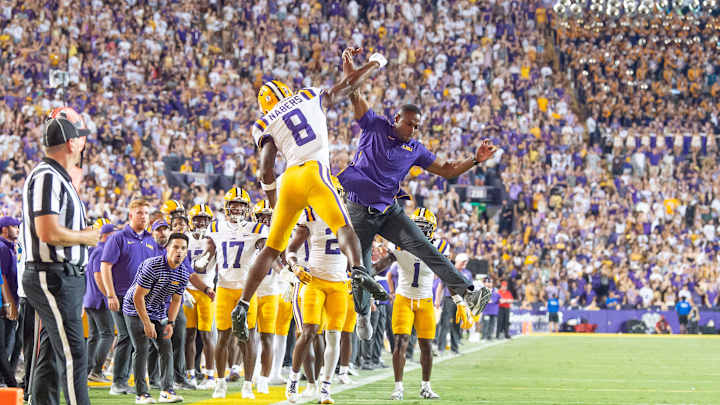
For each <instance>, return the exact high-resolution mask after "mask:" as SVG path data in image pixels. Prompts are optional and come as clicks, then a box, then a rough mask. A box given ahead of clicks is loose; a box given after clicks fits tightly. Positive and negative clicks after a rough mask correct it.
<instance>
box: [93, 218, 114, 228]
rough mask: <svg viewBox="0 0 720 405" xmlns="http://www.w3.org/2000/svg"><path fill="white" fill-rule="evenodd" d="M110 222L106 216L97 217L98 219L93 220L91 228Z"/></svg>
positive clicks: (100, 226)
mask: <svg viewBox="0 0 720 405" xmlns="http://www.w3.org/2000/svg"><path fill="white" fill-rule="evenodd" d="M110 223H112V222H110V220H109V219H107V218H98V219H96V220H95V222H93V226H92V228H93V229H100V228H102V227H103V225H105V224H110Z"/></svg>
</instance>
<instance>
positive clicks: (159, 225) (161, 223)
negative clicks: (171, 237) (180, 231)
mask: <svg viewBox="0 0 720 405" xmlns="http://www.w3.org/2000/svg"><path fill="white" fill-rule="evenodd" d="M163 226H166V227H168V228H170V225H168V223H167V222H166V221H165V220H164V219H161V220H159V221H155V223H154V224H153V225H152V230H153V232H155V231H157V230H158V228H162V227H163Z"/></svg>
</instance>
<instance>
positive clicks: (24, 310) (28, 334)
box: [18, 298, 39, 401]
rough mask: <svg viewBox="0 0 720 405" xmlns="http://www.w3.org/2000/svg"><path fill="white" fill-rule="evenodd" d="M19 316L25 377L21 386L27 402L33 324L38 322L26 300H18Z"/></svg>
mask: <svg viewBox="0 0 720 405" xmlns="http://www.w3.org/2000/svg"><path fill="white" fill-rule="evenodd" d="M18 312H19V313H20V314H22V315H20V319H21V320H22V321H21V326H20V328H19V329H18V332H19V335H20V336H22V352H23V358H24V359H25V376H24V377H23V382H22V386H23V388H25V391H24V392H23V395H24V396H25V400H26V401H27V399H28V396H29V395H30V389H29V387H30V377H31V376H32V373H33V363H34V362H35V356H36V353H34V348H35V347H36V346H37V345H36V344H35V343H36V342H35V338H36V334H35V323H36V322H38V321H39V319H36V318H37V315H36V314H35V309H34V308H33V307H32V305H30V303H29V302H28V301H27V298H20V306H19V309H18Z"/></svg>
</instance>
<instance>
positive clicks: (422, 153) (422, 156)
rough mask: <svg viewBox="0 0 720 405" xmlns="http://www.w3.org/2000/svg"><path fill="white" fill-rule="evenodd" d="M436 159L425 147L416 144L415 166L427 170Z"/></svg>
mask: <svg viewBox="0 0 720 405" xmlns="http://www.w3.org/2000/svg"><path fill="white" fill-rule="evenodd" d="M436 158H437V157H436V156H435V154H434V153H432V152H430V151H429V150H428V149H427V148H426V147H425V145H423V144H421V143H419V142H418V157H417V158H416V159H415V165H416V166H420V167H422V168H423V169H427V168H428V166H430V165H431V164H433V162H434V161H435V159H436Z"/></svg>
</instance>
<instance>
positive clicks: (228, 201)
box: [223, 186, 251, 222]
mask: <svg viewBox="0 0 720 405" xmlns="http://www.w3.org/2000/svg"><path fill="white" fill-rule="evenodd" d="M224 200H225V205H224V206H223V209H224V211H225V216H226V217H227V218H228V219H229V220H230V222H240V221H244V220H245V219H246V218H247V215H248V211H249V208H250V202H251V201H250V194H248V192H247V191H245V190H243V189H242V188H240V187H236V186H233V188H231V189H230V190H228V192H227V193H225V197H224Z"/></svg>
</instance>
